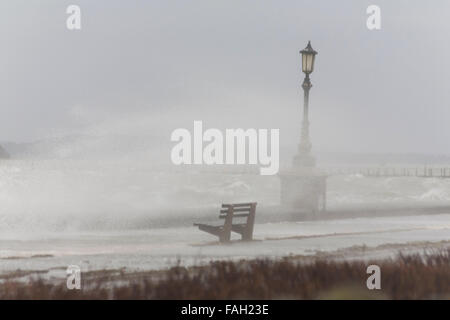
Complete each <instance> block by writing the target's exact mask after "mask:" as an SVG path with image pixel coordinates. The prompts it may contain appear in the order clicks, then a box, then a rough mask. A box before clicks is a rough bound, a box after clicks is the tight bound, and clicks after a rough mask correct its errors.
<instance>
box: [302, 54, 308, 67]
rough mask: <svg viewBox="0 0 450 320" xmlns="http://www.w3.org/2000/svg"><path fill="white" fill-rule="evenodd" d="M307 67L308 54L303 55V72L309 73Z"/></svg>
mask: <svg viewBox="0 0 450 320" xmlns="http://www.w3.org/2000/svg"><path fill="white" fill-rule="evenodd" d="M306 70H307V65H306V54H304V53H303V54H302V71H303V72H307V71H306Z"/></svg>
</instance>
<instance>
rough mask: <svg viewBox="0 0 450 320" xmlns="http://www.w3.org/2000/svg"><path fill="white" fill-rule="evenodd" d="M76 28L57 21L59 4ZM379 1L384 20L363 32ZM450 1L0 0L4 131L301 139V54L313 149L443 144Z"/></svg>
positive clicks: (447, 130) (8, 137) (448, 96)
mask: <svg viewBox="0 0 450 320" xmlns="http://www.w3.org/2000/svg"><path fill="white" fill-rule="evenodd" d="M70 4H77V5H79V6H80V7H81V9H82V30H81V31H69V30H67V29H66V18H67V14H66V13H65V11H66V8H67V6H68V5H70ZM370 4H377V5H379V6H380V7H381V14H382V29H381V30H380V31H369V30H368V29H367V28H366V19H367V15H366V8H367V6H368V5H370ZM449 17H450V2H449V1H448V0H434V1H430V2H426V1H419V0H416V1H413V0H404V1H400V0H398V1H379V0H372V1H361V0H354V1H300V0H296V1H291V0H285V1H275V0H274V1H261V0H258V1H256V0H253V1H250V0H239V1H237V0H236V1H232V0H231V1H230V0H227V1H224V0H223V1H222V0H220V1H211V0H193V1H163V0H127V1H123V0H120V1H119V0H95V1H93V0H71V1H62V0H40V1H37V0H34V1H31V0H3V1H2V2H1V3H0V38H1V45H0V46H1V47H0V84H1V89H0V141H33V140H37V139H41V138H45V137H49V136H64V135H69V134H130V133H131V134H139V133H140V132H142V133H146V134H154V135H157V136H160V137H161V139H167V142H168V143H169V142H170V132H171V131H172V130H174V129H175V128H178V127H187V128H192V122H193V120H203V121H204V124H205V126H206V127H217V128H225V127H227V128H236V127H243V128H251V127H254V128H280V129H281V131H280V138H281V145H282V146H283V145H288V146H295V145H296V144H297V143H298V142H299V135H300V121H301V109H300V108H301V106H302V105H301V102H302V94H303V93H302V91H301V88H300V85H301V81H302V80H303V75H302V74H301V71H300V56H299V53H298V51H299V50H301V49H303V48H304V47H305V46H306V43H307V41H308V40H311V42H312V46H313V47H314V49H316V50H317V51H318V52H319V55H318V56H317V61H316V68H315V72H314V73H313V74H312V76H311V79H312V83H313V86H314V87H313V88H312V91H311V100H310V106H311V136H312V142H313V147H314V149H315V150H321V151H355V152H367V151H374V152H424V153H439V154H449V153H450V125H448V124H447V123H448V122H449V121H450V90H449V84H450V63H449V58H450V41H449V34H450V18H449Z"/></svg>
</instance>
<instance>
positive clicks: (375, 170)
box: [323, 167, 450, 178]
mask: <svg viewBox="0 0 450 320" xmlns="http://www.w3.org/2000/svg"><path fill="white" fill-rule="evenodd" d="M323 170H324V171H325V172H326V173H327V174H328V175H351V174H360V175H363V176H367V177H419V178H450V167H345V168H343V167H339V168H323Z"/></svg>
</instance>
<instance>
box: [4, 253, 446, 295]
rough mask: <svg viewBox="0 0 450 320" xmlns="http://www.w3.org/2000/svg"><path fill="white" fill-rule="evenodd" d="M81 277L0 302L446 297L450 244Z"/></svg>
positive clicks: (39, 283) (22, 286) (26, 287)
mask: <svg viewBox="0 0 450 320" xmlns="http://www.w3.org/2000/svg"><path fill="white" fill-rule="evenodd" d="M369 264H377V265H379V266H380V268H381V290H368V289H367V288H366V280H367V277H368V276H369V275H367V274H366V268H367V266H368V265H369ZM95 273H96V275H93V274H90V275H83V281H82V289H81V290H68V289H67V287H66V283H65V281H63V282H60V283H56V284H55V283H49V282H46V281H43V280H33V281H29V282H27V283H24V282H20V281H4V282H3V283H1V284H0V299H378V298H380V299H449V298H450V249H448V250H444V251H439V252H436V253H433V254H427V255H413V256H404V255H399V256H398V257H397V258H396V259H390V260H382V261H372V262H362V261H353V262H348V261H347V262H346V261H343V262H340V261H329V260H321V259H318V260H316V261H312V262H309V263H298V260H297V259H295V258H292V257H291V258H284V259H281V260H250V261H246V260H243V261H239V262H231V261H225V262H224V261H222V262H212V263H210V264H209V265H207V266H201V267H191V268H184V267H180V266H178V267H173V268H171V269H169V270H167V271H158V272H157V271H154V272H142V273H133V274H130V273H125V272H123V271H122V272H119V273H114V272H110V271H105V272H101V271H100V272H99V271H96V272H95Z"/></svg>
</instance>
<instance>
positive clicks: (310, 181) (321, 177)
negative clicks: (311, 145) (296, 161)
mask: <svg viewBox="0 0 450 320" xmlns="http://www.w3.org/2000/svg"><path fill="white" fill-rule="evenodd" d="M279 176H280V180H281V205H282V206H283V207H286V208H290V209H292V211H294V212H299V213H307V214H310V213H312V214H316V213H319V212H323V211H325V210H326V192H327V186H326V179H327V176H326V175H325V174H324V173H323V172H321V171H320V170H318V169H317V168H313V167H311V168H308V167H305V168H298V169H292V170H287V171H283V172H280V174H279Z"/></svg>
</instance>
